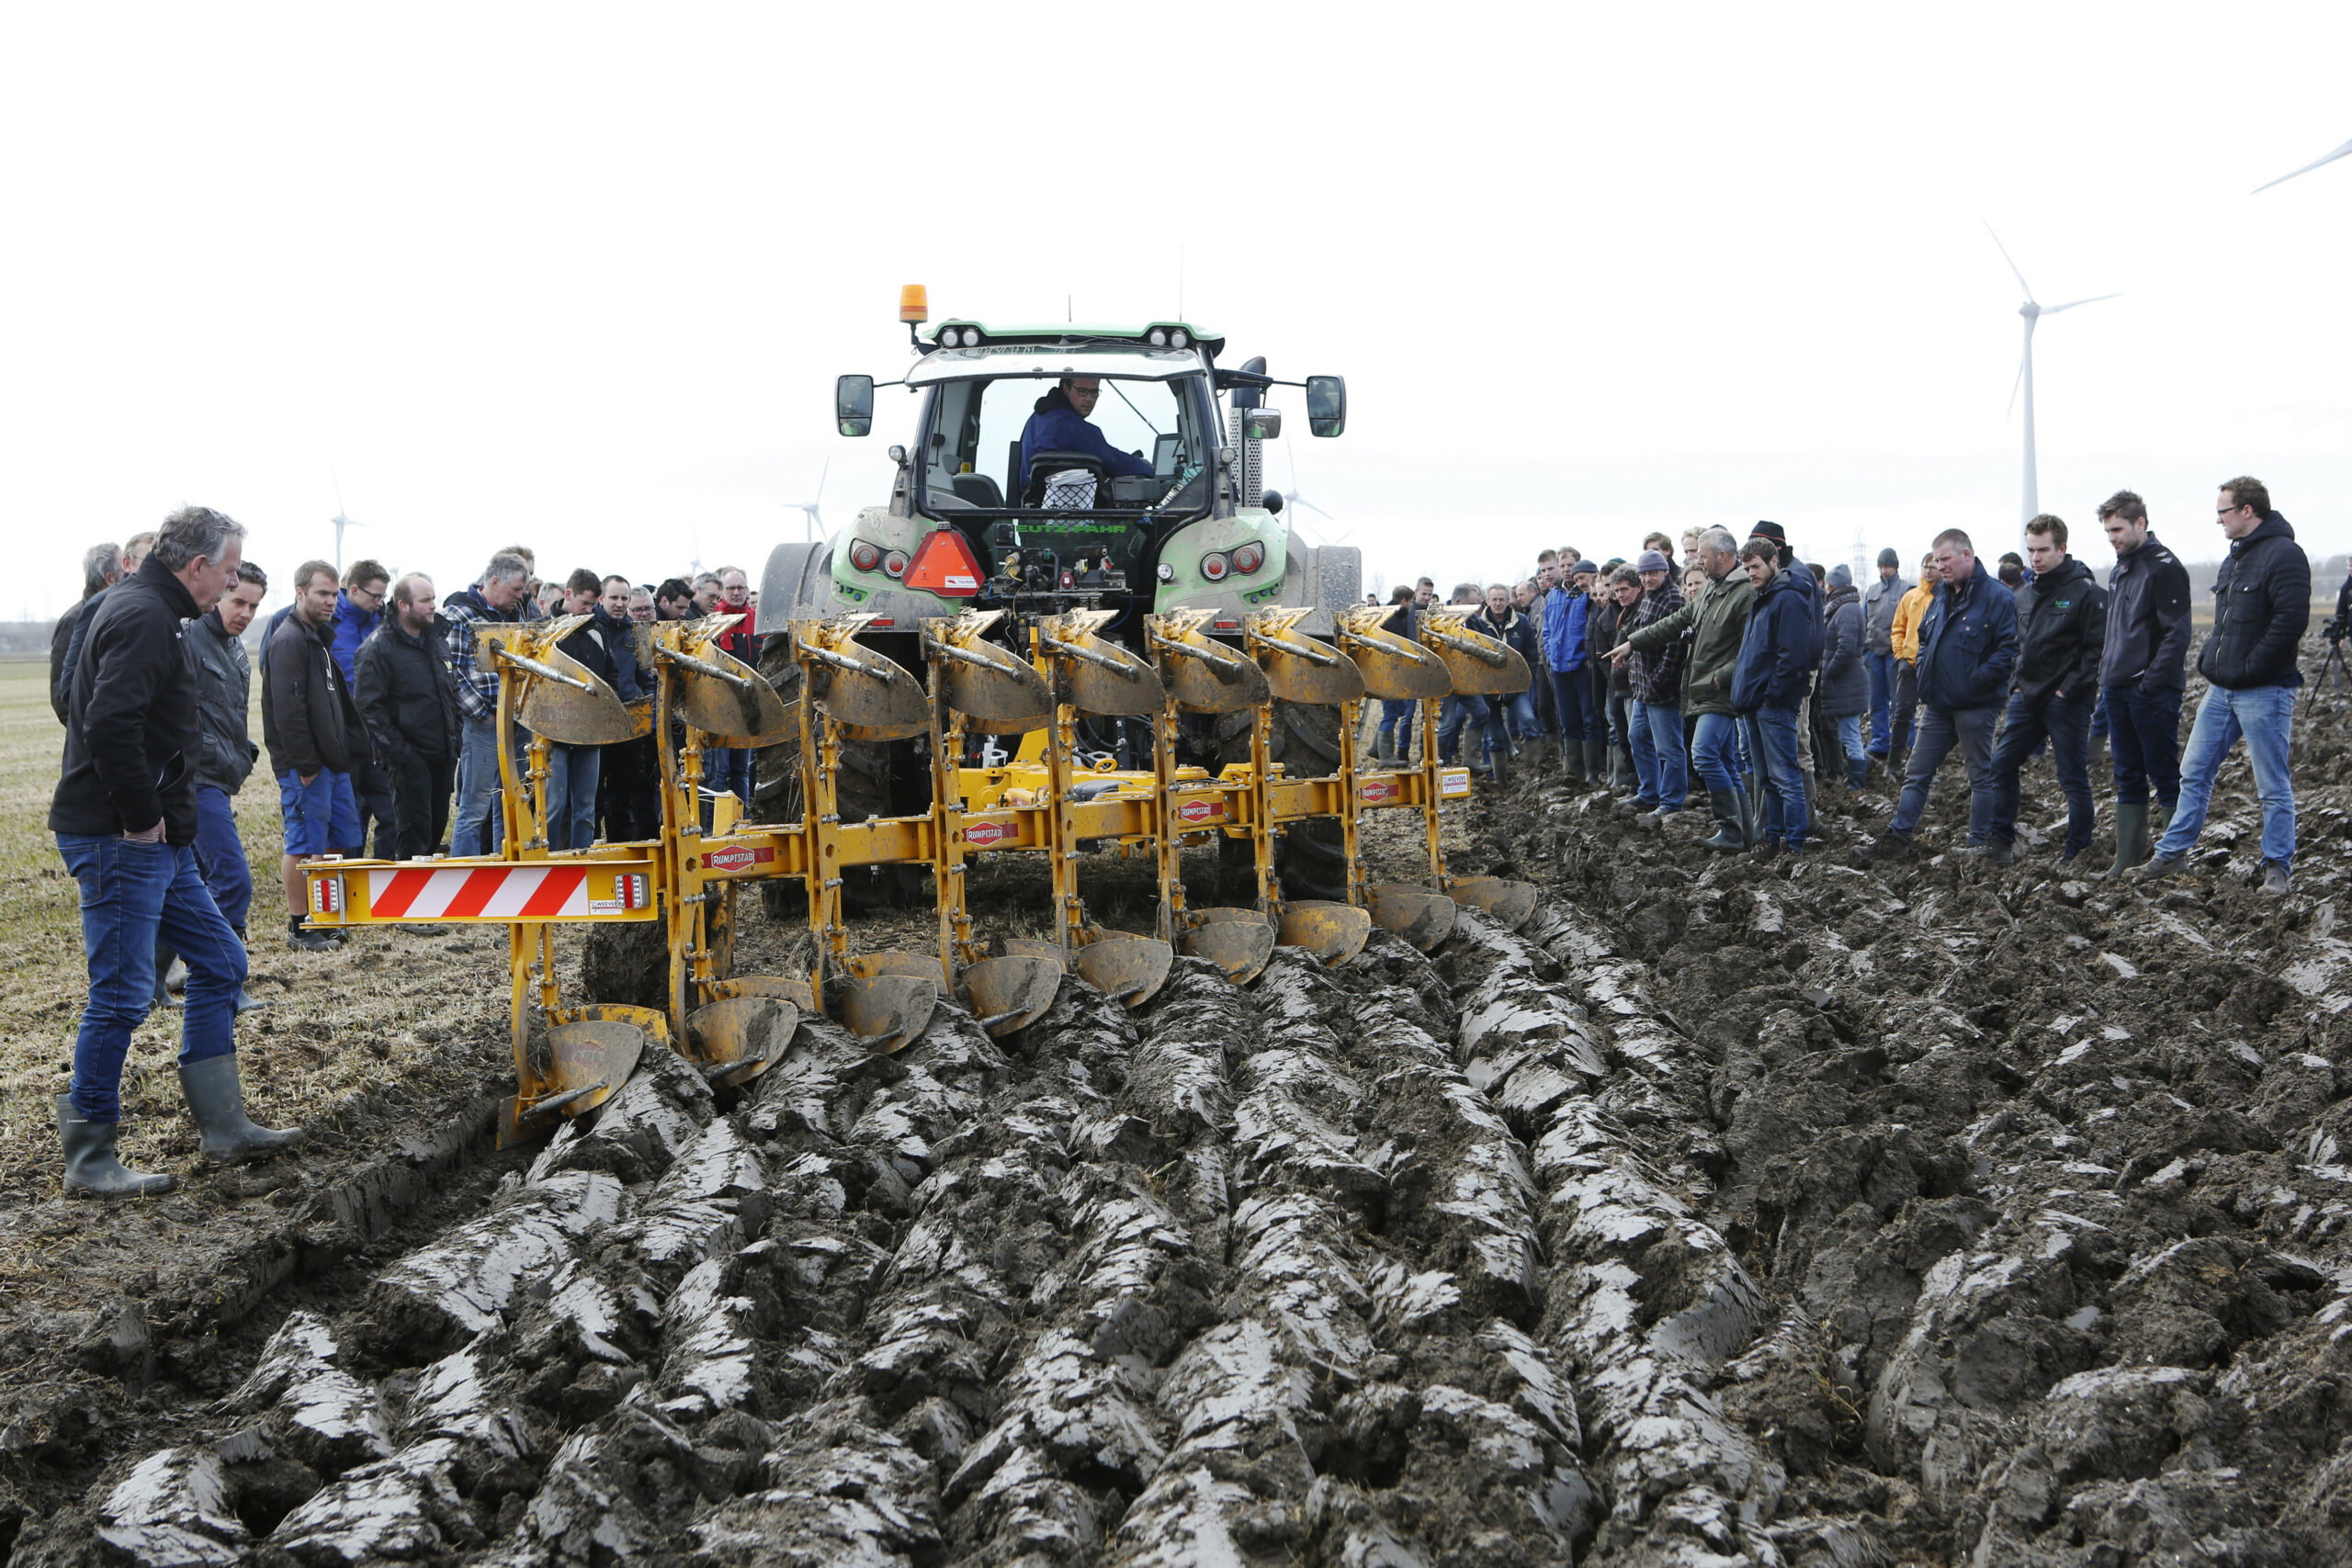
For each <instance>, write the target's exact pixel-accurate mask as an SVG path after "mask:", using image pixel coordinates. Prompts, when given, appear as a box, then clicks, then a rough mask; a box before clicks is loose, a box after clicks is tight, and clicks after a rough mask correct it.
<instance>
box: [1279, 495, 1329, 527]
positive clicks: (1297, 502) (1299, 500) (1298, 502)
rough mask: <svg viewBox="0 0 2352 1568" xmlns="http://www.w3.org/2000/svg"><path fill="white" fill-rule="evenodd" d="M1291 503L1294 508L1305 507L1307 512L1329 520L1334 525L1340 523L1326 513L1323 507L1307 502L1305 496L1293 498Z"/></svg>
mask: <svg viewBox="0 0 2352 1568" xmlns="http://www.w3.org/2000/svg"><path fill="white" fill-rule="evenodd" d="M1290 503H1291V504H1292V505H1293V506H1304V507H1305V508H1306V510H1307V511H1309V512H1312V513H1315V515H1316V516H1317V517H1322V518H1328V519H1329V521H1331V522H1333V523H1337V522H1338V521H1339V519H1338V518H1336V517H1333V516H1331V514H1330V513H1328V512H1326V511H1324V510H1323V509H1322V508H1321V507H1319V506H1317V505H1316V504H1315V503H1314V502H1311V501H1309V500H1307V499H1306V497H1305V496H1303V495H1294V496H1292V497H1291V498H1290Z"/></svg>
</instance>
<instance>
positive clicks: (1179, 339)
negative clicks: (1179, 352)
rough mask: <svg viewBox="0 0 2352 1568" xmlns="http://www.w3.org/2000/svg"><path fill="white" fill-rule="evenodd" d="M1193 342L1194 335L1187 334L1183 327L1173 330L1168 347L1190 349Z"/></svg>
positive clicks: (1171, 330) (1170, 333)
mask: <svg viewBox="0 0 2352 1568" xmlns="http://www.w3.org/2000/svg"><path fill="white" fill-rule="evenodd" d="M1192 341H1193V334H1192V333H1188V332H1186V331H1185V330H1184V329H1183V328H1182V327H1176V328H1172V329H1170V332H1169V333H1168V346H1169V347H1170V348H1185V347H1188V346H1190V345H1191V344H1192Z"/></svg>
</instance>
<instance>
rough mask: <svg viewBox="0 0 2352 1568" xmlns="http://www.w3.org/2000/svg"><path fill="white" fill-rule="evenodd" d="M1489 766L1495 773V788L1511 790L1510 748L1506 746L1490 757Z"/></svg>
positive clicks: (1488, 759)
mask: <svg viewBox="0 0 2352 1568" xmlns="http://www.w3.org/2000/svg"><path fill="white" fill-rule="evenodd" d="M1487 766H1488V767H1489V768H1491V769H1492V770H1493V772H1494V775H1495V787H1496V788H1497V789H1509V788H1510V747H1508V746H1506V747H1504V748H1503V749H1502V750H1499V751H1497V752H1495V753H1494V754H1493V755H1492V756H1490V757H1488V758H1487Z"/></svg>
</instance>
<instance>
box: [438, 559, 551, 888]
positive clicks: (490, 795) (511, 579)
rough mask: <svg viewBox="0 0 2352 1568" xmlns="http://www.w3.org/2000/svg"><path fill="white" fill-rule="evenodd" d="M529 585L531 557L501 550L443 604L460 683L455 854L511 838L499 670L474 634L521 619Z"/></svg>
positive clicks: (492, 847) (452, 666)
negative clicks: (502, 792)
mask: <svg viewBox="0 0 2352 1568" xmlns="http://www.w3.org/2000/svg"><path fill="white" fill-rule="evenodd" d="M530 586H531V563H530V562H528V561H526V560H525V559H524V558H522V557H521V556H519V555H516V554H515V553H514V552H513V551H511V550H501V551H499V552H498V554H496V555H494V556H492V557H491V558H490V564H489V565H488V566H486V567H484V568H482V573H481V581H479V582H476V583H474V584H473V585H472V586H471V587H469V588H463V589H460V590H458V592H455V593H452V594H450V595H449V597H448V598H447V600H446V601H445V602H444V603H443V604H442V606H441V616H442V619H443V620H444V621H445V622H446V623H447V626H448V631H447V640H446V646H447V651H448V655H449V671H450V673H451V674H453V675H455V676H456V677H457V681H458V713H459V715H460V717H461V722H460V724H459V726H458V728H459V730H460V731H461V735H460V739H459V742H458V811H457V821H456V825H455V826H454V827H452V828H451V829H450V830H449V852H450V853H451V854H459V855H479V854H490V853H493V852H496V851H497V849H498V847H499V845H500V844H502V843H503V842H504V841H505V838H506V824H505V820H504V818H503V814H502V813H500V812H498V811H496V810H494V809H492V807H494V806H495V805H496V803H497V799H498V789H499V777H498V668H497V666H496V665H495V664H493V663H492V662H491V661H490V660H486V659H483V658H482V657H481V643H480V640H479V638H478V637H477V636H476V634H477V633H478V632H479V631H480V630H481V627H483V626H493V625H503V624H511V623H513V622H515V621H519V620H521V619H522V618H523V610H522V604H523V600H524V598H525V596H526V594H527V593H528V592H529V591H530Z"/></svg>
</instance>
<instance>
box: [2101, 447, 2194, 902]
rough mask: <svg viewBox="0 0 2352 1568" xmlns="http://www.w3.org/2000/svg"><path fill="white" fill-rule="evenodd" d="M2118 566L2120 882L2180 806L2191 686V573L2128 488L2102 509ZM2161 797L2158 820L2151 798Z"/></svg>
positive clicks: (2113, 710) (2110, 693)
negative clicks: (2183, 730)
mask: <svg viewBox="0 0 2352 1568" xmlns="http://www.w3.org/2000/svg"><path fill="white" fill-rule="evenodd" d="M2098 520H2099V524H2100V525H2101V526H2103V527H2104V528H2106V530H2107V542H2108V543H2109V545H2111V546H2113V547H2114V548H2115V570H2113V571H2110V572H2109V573H2108V577H2107V640H2106V643H2105V645H2104V646H2103V647H2102V648H2101V649H2100V651H2099V668H2098V683H2099V686H2100V688H2101V691H2102V693H2103V694H2104V698H2105V702H2106V706H2107V725H2108V738H2109V745H2110V746H2111V747H2112V748H2113V750H2114V754H2115V863H2114V864H2113V865H2111V866H2109V867H2108V869H2107V870H2106V871H2105V872H2104V873H2102V874H2103V875H2107V876H2114V875H2117V874H2120V873H2122V872H2125V871H2128V870H2130V869H2131V867H2133V866H2135V865H2138V864H2139V863H2141V862H2142V861H2144V860H2146V859H2147V858H2148V841H2149V836H2150V832H2151V829H2153V830H2154V831H2155V832H2162V831H2164V829H2165V824H2166V823H2167V822H2169V821H2171V820H2172V814H2173V808H2174V807H2175V806H2176V805H2177V803H2178V802H2179V800H2180V699H2181V692H2182V688H2183V687H2184V686H2185V685H2186V684H2187V682H2188V676H2187V674H2186V671H2187V669H2188V568H2187V567H2185V566H2183V565H2181V564H2180V561H2179V559H2178V558H2177V557H2175V556H2174V555H2173V553H2172V552H2171V551H2170V550H2168V549H2166V548H2165V547H2164V546H2162V545H2161V544H2158V543H2157V542H2156V536H2154V534H2151V533H2150V532H2149V531H2148V506H2147V502H2143V501H2142V500H2141V499H2140V498H2139V497H2138V496H2136V495H2134V494H2132V493H2131V491H2128V490H2119V491H2116V492H2115V493H2114V494H2113V495H2110V496H2109V497H2108V498H2107V500H2106V501H2105V502H2103V503H2102V504H2101V505H2100V507H2099V509H2098ZM2151 786H2153V787H2154V791H2155V798H2156V804H2155V816H2154V821H2153V822H2152V821H2151V820H2150V817H2149V808H2148V792H2149V789H2150V788H2151Z"/></svg>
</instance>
